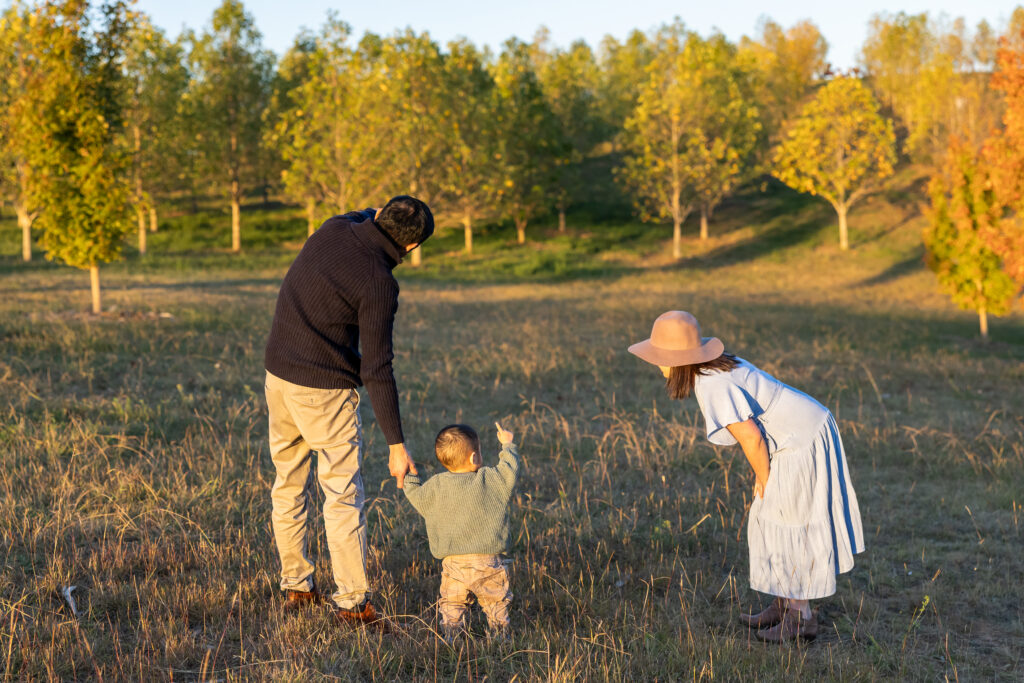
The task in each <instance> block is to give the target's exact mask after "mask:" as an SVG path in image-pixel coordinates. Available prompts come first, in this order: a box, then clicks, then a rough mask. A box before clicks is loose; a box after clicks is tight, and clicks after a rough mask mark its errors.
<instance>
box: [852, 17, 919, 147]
mask: <svg viewBox="0 0 1024 683" xmlns="http://www.w3.org/2000/svg"><path fill="white" fill-rule="evenodd" d="M933 48H934V39H933V36H932V34H931V31H930V30H929V28H928V15H927V14H925V13H922V14H913V15H911V14H906V13H905V12H900V13H898V14H895V15H892V14H888V13H882V14H875V15H874V16H872V17H871V21H870V23H869V26H868V37H867V39H866V40H865V41H864V47H863V48H862V52H861V63H862V64H863V66H864V70H865V71H866V73H867V76H868V79H869V80H870V81H871V85H872V87H873V88H874V90H875V92H877V93H878V95H879V97H880V98H881V99H882V102H883V103H885V105H886V107H888V108H889V110H890V111H892V112H893V113H894V114H895V115H896V116H897V117H898V118H899V119H900V120H901V121H902V122H903V124H904V125H905V126H906V127H907V128H908V129H912V128H913V127H914V121H915V119H914V112H913V110H912V95H913V92H914V90H915V89H916V88H917V87H918V78H919V75H920V73H921V70H922V69H923V68H924V65H925V64H927V63H928V60H929V59H930V58H931V55H932V53H933Z"/></svg>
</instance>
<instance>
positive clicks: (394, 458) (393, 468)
mask: <svg viewBox="0 0 1024 683" xmlns="http://www.w3.org/2000/svg"><path fill="white" fill-rule="evenodd" d="M388 448H389V449H390V451H391V452H390V453H389V454H388V471H389V472H390V473H391V476H392V477H394V478H395V481H396V482H397V484H398V488H404V487H405V475H407V474H417V475H418V474H419V472H417V471H416V463H414V462H413V461H412V458H410V457H409V451H407V450H405V444H404V443H396V444H394V445H392V446H389V447H388Z"/></svg>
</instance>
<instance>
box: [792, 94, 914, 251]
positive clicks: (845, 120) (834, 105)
mask: <svg viewBox="0 0 1024 683" xmlns="http://www.w3.org/2000/svg"><path fill="white" fill-rule="evenodd" d="M774 162H775V168H774V170H773V172H772V173H773V175H774V176H775V177H776V178H778V179H779V180H781V181H782V182H784V183H786V184H787V185H789V186H790V187H792V188H793V189H795V190H797V191H799V192H809V193H811V194H814V195H818V196H820V197H824V198H825V199H826V200H828V202H829V203H830V204H832V207H833V208H834V209H835V210H836V214H837V215H838V217H839V248H840V249H844V250H845V249H848V248H849V246H850V242H849V237H848V235H847V229H846V214H847V212H848V211H849V209H850V207H851V206H852V205H853V204H854V203H855V202H857V201H858V200H859V199H861V198H863V197H864V196H866V195H867V194H869V193H870V192H871V191H873V190H874V189H875V188H876V187H877V185H878V182H879V181H881V180H882V179H884V178H887V177H889V176H891V175H892V174H893V164H894V163H895V162H896V136H895V134H894V132H893V127H892V122H891V121H889V120H887V119H884V118H883V117H882V116H880V115H879V113H878V103H877V102H876V101H875V98H874V97H872V96H871V92H870V91H869V90H868V89H867V88H866V87H865V86H864V85H863V84H862V83H861V82H860V81H859V80H857V79H855V78H851V77H840V78H836V79H834V80H832V81H830V82H829V83H828V84H826V85H825V86H824V87H822V88H821V89H820V90H819V91H818V93H817V95H815V97H814V99H813V100H812V101H811V102H809V103H808V104H807V105H806V106H805V107H804V108H803V109H802V110H801V112H800V116H799V117H798V118H797V119H796V120H795V121H794V122H793V125H792V126H790V128H789V130H788V131H787V134H786V136H785V138H784V139H783V141H782V143H780V144H779V146H778V147H777V148H776V151H775V155H774Z"/></svg>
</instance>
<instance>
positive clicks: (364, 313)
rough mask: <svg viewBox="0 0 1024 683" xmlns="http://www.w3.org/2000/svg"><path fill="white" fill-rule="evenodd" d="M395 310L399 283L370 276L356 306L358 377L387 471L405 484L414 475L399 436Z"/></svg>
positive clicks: (403, 440) (414, 469) (412, 465)
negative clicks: (384, 443)
mask: <svg viewBox="0 0 1024 683" xmlns="http://www.w3.org/2000/svg"><path fill="white" fill-rule="evenodd" d="M397 311H398V283H397V282H395V280H394V278H392V277H373V278H371V279H370V281H369V282H367V284H366V288H365V289H364V290H363V296H362V300H361V301H360V303H359V336H360V339H361V346H362V351H363V357H362V361H361V363H360V367H359V375H360V377H361V378H362V380H363V384H364V385H366V391H367V393H369V395H370V403H371V404H372V405H373V414H374V415H375V416H376V418H377V423H378V424H380V428H381V430H382V431H383V432H384V436H385V438H387V440H388V448H389V451H390V453H389V455H388V470H389V471H390V473H391V476H393V477H394V478H395V479H396V480H397V483H398V488H402V486H403V485H404V479H405V475H406V474H407V473H408V472H412V473H413V474H416V465H415V464H413V462H412V458H410V457H409V452H408V450H406V448H405V436H404V434H403V433H402V417H401V415H400V413H399V410H398V387H397V386H396V385H395V374H394V371H393V370H392V367H391V362H392V360H394V357H395V354H394V348H393V346H392V339H391V336H392V333H393V332H394V326H395V313H396V312H397Z"/></svg>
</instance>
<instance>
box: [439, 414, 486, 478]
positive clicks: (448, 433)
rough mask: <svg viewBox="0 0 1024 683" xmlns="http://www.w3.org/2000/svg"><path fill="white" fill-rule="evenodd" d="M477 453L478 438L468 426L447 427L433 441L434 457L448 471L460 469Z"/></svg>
mask: <svg viewBox="0 0 1024 683" xmlns="http://www.w3.org/2000/svg"><path fill="white" fill-rule="evenodd" d="M479 452H480V437H479V436H477V433H476V430H475V429H473V428H472V427H470V426H469V425H448V426H447V427H445V428H444V429H442V430H441V431H440V432H438V433H437V438H436V439H435V440H434V455H436V456H437V459H438V460H440V461H441V464H442V465H444V466H445V467H447V468H448V469H450V470H451V469H455V468H457V467H462V466H463V465H464V464H466V461H467V460H469V457H470V456H471V455H473V453H479Z"/></svg>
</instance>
